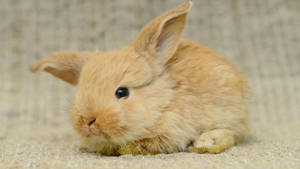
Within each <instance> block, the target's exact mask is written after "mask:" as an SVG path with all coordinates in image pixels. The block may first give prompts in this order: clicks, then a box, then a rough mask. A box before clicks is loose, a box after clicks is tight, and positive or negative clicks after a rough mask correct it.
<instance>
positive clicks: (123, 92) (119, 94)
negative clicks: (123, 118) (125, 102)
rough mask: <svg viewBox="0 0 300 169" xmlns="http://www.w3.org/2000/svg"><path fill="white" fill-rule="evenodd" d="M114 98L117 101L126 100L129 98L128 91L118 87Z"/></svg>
mask: <svg viewBox="0 0 300 169" xmlns="http://www.w3.org/2000/svg"><path fill="white" fill-rule="evenodd" d="M115 95H116V97H117V98H118V99H121V98H123V97H124V98H125V99H126V98H127V97H128V96H129V90H128V88H126V87H119V88H118V89H117V90H116V93H115Z"/></svg>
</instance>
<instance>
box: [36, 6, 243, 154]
mask: <svg viewBox="0 0 300 169" xmlns="http://www.w3.org/2000/svg"><path fill="white" fill-rule="evenodd" d="M190 7H191V2H187V3H184V4H182V5H181V6H178V7H177V8H174V9H173V10H171V11H169V12H167V13H165V14H163V15H161V16H160V17H158V18H156V19H155V20H153V21H152V22H150V23H149V24H148V25H146V26H145V27H144V28H143V29H142V31H141V33H140V34H139V36H138V37H137V39H136V40H135V41H134V42H133V43H130V44H129V45H127V46H125V47H124V48H122V49H121V50H119V51H112V52H106V53H94V54H93V53H83V52H59V53H56V54H55V55H53V56H52V57H49V58H47V59H45V60H42V61H40V62H38V63H36V64H34V65H32V67H31V69H32V71H36V70H45V71H47V72H49V73H51V74H53V75H55V76H57V77H59V78H61V79H63V80H65V81H67V82H69V83H70V84H73V85H76V86H77V95H76V99H75V106H74V108H73V110H72V121H73V125H74V127H75V129H76V130H77V131H78V132H79V133H80V135H81V136H82V138H83V140H84V143H85V145H86V146H88V147H89V149H90V150H92V151H99V152H101V153H102V154H107V155H111V154H128V153H129V154H147V153H171V152H178V151H185V150H188V151H192V152H198V153H203V152H209V153H219V152H221V151H224V150H225V149H227V148H228V147H230V146H232V145H233V144H235V143H237V142H238V141H239V140H241V138H243V136H244V135H245V134H246V133H247V131H248V127H247V119H248V109H247V96H248V87H247V83H246V81H245V79H244V77H243V75H242V73H241V72H240V71H239V70H238V69H237V68H235V66H234V65H233V64H231V63H230V62H229V61H228V60H227V59H226V58H225V57H223V56H221V55H219V54H217V53H216V52H214V51H212V50H211V49H208V48H206V47H204V46H202V45H200V44H198V43H195V42H190V41H187V40H183V39H181V34H182V32H183V29H184V25H185V21H186V14H187V12H188V11H189V10H190Z"/></svg>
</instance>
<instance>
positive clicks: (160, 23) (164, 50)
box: [134, 1, 192, 63]
mask: <svg viewBox="0 0 300 169" xmlns="http://www.w3.org/2000/svg"><path fill="white" fill-rule="evenodd" d="M191 7H192V2H191V1H189V2H185V3H183V4H181V5H179V6H177V7H176V8H174V9H171V10H170V11H168V12H166V13H164V14H162V15H161V16H159V17H157V18H155V19H154V20H152V21H151V22H150V23H148V24H147V25H146V26H145V27H144V28H143V29H142V30H141V32H140V34H139V35H138V36H137V39H136V40H135V42H134V46H135V48H136V50H142V52H148V53H150V54H151V56H155V57H157V58H158V59H160V60H161V62H162V63H166V62H167V61H168V60H169V59H170V58H171V57H172V56H173V55H174V53H175V52H176V50H177V47H178V44H179V42H180V39H181V36H182V33H183V31H184V27H185V24H186V16H187V13H188V12H189V10H190V9H191Z"/></svg>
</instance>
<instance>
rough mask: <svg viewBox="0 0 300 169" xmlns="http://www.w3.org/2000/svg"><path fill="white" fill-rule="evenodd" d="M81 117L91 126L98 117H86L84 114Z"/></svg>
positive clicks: (84, 122)
mask: <svg viewBox="0 0 300 169" xmlns="http://www.w3.org/2000/svg"><path fill="white" fill-rule="evenodd" d="M81 119H82V122H83V124H85V125H87V126H89V127H91V126H92V125H93V124H94V123H95V122H96V120H97V118H95V117H84V116H82V117H81Z"/></svg>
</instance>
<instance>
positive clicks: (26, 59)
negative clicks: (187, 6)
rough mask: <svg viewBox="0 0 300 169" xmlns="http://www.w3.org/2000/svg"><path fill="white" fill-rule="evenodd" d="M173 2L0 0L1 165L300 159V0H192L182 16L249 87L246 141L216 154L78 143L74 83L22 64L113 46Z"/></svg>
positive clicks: (249, 163)
mask: <svg viewBox="0 0 300 169" xmlns="http://www.w3.org/2000/svg"><path fill="white" fill-rule="evenodd" d="M181 2H182V1H181V0H160V1H159V0H139V1H138V0H135V1H134V0H130V1H128V0H126V1H125V0H86V1H84V0H51V1H50V0H49V1H46V0H43V1H42V0H1V1H0V58H1V60H0V168H10V167H11V168H34V167H37V168H48V167H51V168H55V167H56V168H85V167H88V168H93V167H94V168H109V167H112V168H113V167H117V166H118V167H122V166H123V167H125V168H126V167H129V168H134V167H142V168H143V167H150V165H152V167H154V168H157V167H162V168H166V167H170V168H174V167H176V166H177V167H179V168H192V167H195V168H199V167H203V168H206V167H210V168H211V167H220V168H226V167H228V168H232V167H234V166H237V167H240V168H243V167H249V168H251V167H265V166H266V165H267V166H272V167H275V168H277V167H278V168H281V167H282V168H285V167H290V168H292V167H295V168H297V167H300V155H299V154H300V132H299V128H300V127H299V126H300V106H299V104H300V101H299V100H300V85H299V84H300V66H299V64H300V44H299V42H300V19H299V18H300V1H299V0H194V6H193V8H192V11H191V12H190V14H189V20H188V26H187V27H186V31H185V37H186V38H188V39H191V40H195V41H198V42H200V43H202V44H204V45H207V46H208V47H210V48H213V49H215V50H216V51H218V52H219V53H222V54H224V55H225V56H227V57H228V58H229V60H231V61H232V62H233V63H235V64H236V65H238V67H240V68H241V70H242V71H243V72H244V73H245V75H246V76H247V78H248V80H249V82H250V85H251V87H252V88H253V93H254V96H255V99H254V100H253V104H252V105H253V110H252V116H251V124H252V131H253V137H252V138H251V139H250V140H249V141H248V143H246V144H244V145H240V146H238V147H234V148H232V149H230V150H229V151H227V152H226V153H223V154H220V155H216V156H212V155H195V154H187V153H178V154H172V155H160V156H155V157H145V158H144V157H130V156H124V157H116V158H108V157H101V156H99V155H94V154H85V153H81V152H80V151H79V146H78V144H77V143H78V142H77V136H76V134H75V133H74V131H73V130H72V127H71V123H70V118H69V108H70V107H71V105H72V100H73V96H74V94H75V90H74V88H73V87H71V86H69V85H68V84H65V83H64V82H62V81H60V80H58V79H55V78H53V77H52V76H49V75H48V74H46V73H39V74H36V75H34V74H32V73H30V72H29V71H28V67H29V65H30V64H31V63H33V62H35V61H37V60H39V59H42V58H45V57H47V56H49V55H50V54H52V53H53V52H55V51H58V50H89V51H94V50H96V49H98V50H103V51H106V50H110V49H115V48H119V47H121V46H122V45H124V44H126V43H128V42H130V41H131V40H133V38H134V37H135V35H136V34H137V33H138V32H139V30H140V28H141V27H142V26H143V25H144V24H145V23H147V22H148V21H150V20H151V19H152V18H153V17H155V16H157V15H159V14H160V13H161V12H163V11H165V10H167V9H170V8H173V7H175V6H176V5H178V4H180V3H181ZM224 163H226V164H227V165H225V164H224ZM150 168H151V167H150Z"/></svg>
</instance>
